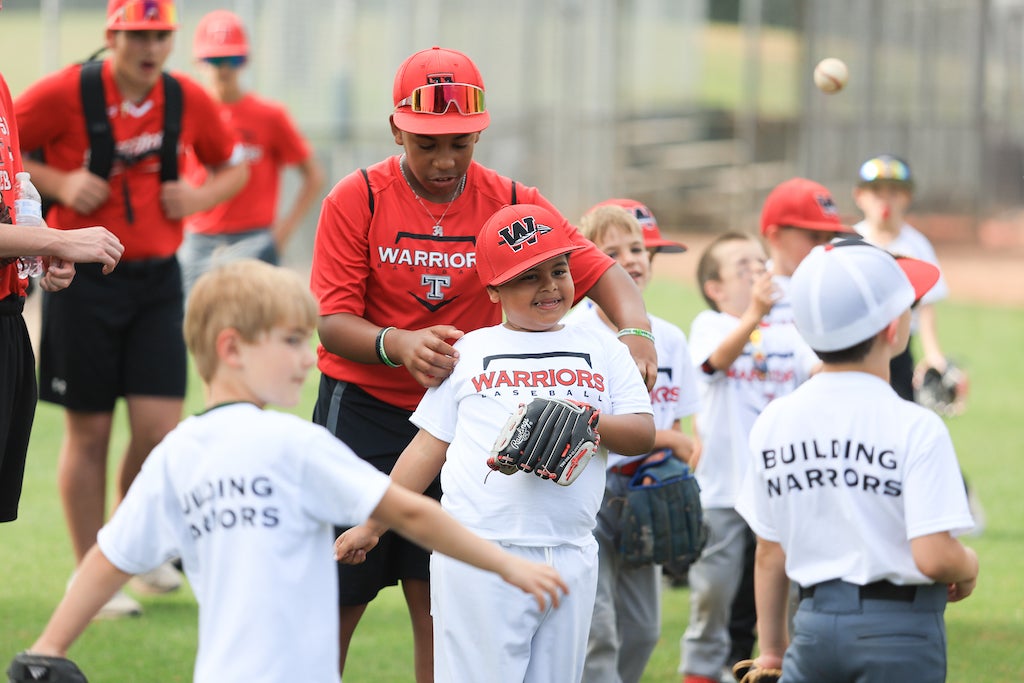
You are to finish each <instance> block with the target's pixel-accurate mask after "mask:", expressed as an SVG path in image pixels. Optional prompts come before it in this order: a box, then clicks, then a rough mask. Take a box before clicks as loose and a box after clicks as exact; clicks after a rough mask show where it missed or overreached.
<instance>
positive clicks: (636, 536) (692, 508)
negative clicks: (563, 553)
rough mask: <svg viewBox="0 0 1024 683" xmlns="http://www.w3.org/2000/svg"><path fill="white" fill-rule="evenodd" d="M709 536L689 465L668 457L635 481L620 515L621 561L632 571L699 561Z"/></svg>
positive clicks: (642, 470)
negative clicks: (648, 566) (645, 567)
mask: <svg viewBox="0 0 1024 683" xmlns="http://www.w3.org/2000/svg"><path fill="white" fill-rule="evenodd" d="M707 538H708V532H707V527H706V526H705V525H704V511H703V509H702V508H701V505H700V487H699V486H698V485H697V480H696V479H694V477H693V473H692V472H690V468H689V467H687V465H686V463H684V462H683V461H681V460H680V459H679V458H677V457H675V456H674V455H672V454H671V453H670V452H666V455H665V457H664V458H662V459H661V460H659V461H658V462H654V463H646V464H643V465H641V466H640V467H639V468H638V469H637V471H636V473H635V474H634V475H633V477H632V479H630V482H629V487H628V491H627V493H626V497H625V499H624V501H623V503H622V512H621V513H620V516H619V539H618V548H619V557H620V559H621V561H622V564H623V566H625V567H627V568H637V567H643V566H647V565H651V564H667V563H670V562H692V561H693V560H695V559H697V557H698V556H699V555H700V553H701V551H702V550H703V549H704V544H705V543H706V542H707Z"/></svg>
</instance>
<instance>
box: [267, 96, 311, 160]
mask: <svg viewBox="0 0 1024 683" xmlns="http://www.w3.org/2000/svg"><path fill="white" fill-rule="evenodd" d="M274 113H275V116H274V124H275V125H274V148H275V149H274V153H275V155H276V156H277V158H278V159H279V160H280V163H281V165H284V166H290V165H293V164H298V163H301V162H303V161H305V160H306V159H308V158H309V157H310V156H311V155H312V154H313V150H312V149H310V146H309V143H308V142H306V138H304V137H302V133H300V132H299V129H298V127H297V126H296V125H295V121H294V120H293V119H292V117H291V114H289V113H288V110H287V109H285V108H284V107H282V106H280V105H274Z"/></svg>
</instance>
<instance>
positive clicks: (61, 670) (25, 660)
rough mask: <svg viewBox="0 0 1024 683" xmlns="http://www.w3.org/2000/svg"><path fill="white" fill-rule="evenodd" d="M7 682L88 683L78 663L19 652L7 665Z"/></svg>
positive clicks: (62, 658) (61, 658) (60, 658)
mask: <svg viewBox="0 0 1024 683" xmlns="http://www.w3.org/2000/svg"><path fill="white" fill-rule="evenodd" d="M7 679H8V681H9V683H35V682H36V681H46V682H47V683H89V682H88V681H87V680H86V678H85V674H84V673H82V670H81V669H79V668H78V665H77V664H75V663H74V662H72V661H71V660H70V659H65V658H64V657H47V656H45V655H33V654H30V653H28V652H19V653H18V654H16V655H15V656H14V659H12V660H11V665H10V666H9V667H7Z"/></svg>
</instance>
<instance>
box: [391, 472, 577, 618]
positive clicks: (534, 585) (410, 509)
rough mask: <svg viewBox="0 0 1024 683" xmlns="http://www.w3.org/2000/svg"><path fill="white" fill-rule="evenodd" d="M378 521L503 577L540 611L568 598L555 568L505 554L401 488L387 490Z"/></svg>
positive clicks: (430, 501)
mask: <svg viewBox="0 0 1024 683" xmlns="http://www.w3.org/2000/svg"><path fill="white" fill-rule="evenodd" d="M402 457H403V458H404V457H405V455H404V454H403V456H402ZM373 518H374V519H375V520H379V521H380V522H383V523H384V524H387V525H388V527H390V528H392V529H394V530H395V531H396V532H398V533H400V534H401V535H403V536H405V537H406V538H408V539H409V540H411V541H413V542H415V543H417V544H419V545H421V546H423V547H424V548H426V549H428V550H436V551H437V552H439V553H443V554H445V555H448V556H449V557H453V558H455V559H456V560H461V561H462V562H466V563H467V564H471V565H473V566H474V567H477V568H479V569H484V570H486V571H491V572H494V573H496V574H498V575H499V576H501V578H502V579H504V580H505V581H507V582H508V583H510V584H512V585H513V586H517V587H518V588H521V589H522V590H523V591H525V592H526V593H529V594H531V595H533V596H534V597H535V598H536V599H537V605H538V606H539V607H540V609H541V610H543V609H545V607H546V601H547V600H550V601H551V604H552V606H554V607H558V602H559V589H561V592H562V593H568V592H569V587H568V586H567V585H566V584H565V582H564V581H563V580H562V577H561V576H559V574H558V572H557V571H556V570H555V568H554V567H551V566H548V565H546V564H540V563H538V562H530V561H528V560H525V559H523V558H521V557H518V556H516V555H512V554H510V553H507V552H505V551H504V550H502V549H501V548H500V547H499V546H498V545H497V544H495V543H491V542H490V541H486V540H484V539H482V538H480V537H479V536H477V535H476V534H474V533H473V532H471V531H470V530H469V529H467V528H466V527H464V526H462V525H461V524H459V523H458V522H457V521H456V520H455V518H454V517H452V516H451V515H449V514H448V513H447V512H445V511H444V510H442V509H441V506H440V505H439V504H438V503H437V501H435V500H433V499H432V498H428V497H426V496H424V495H422V494H419V493H413V492H412V491H409V490H408V489H405V488H403V487H402V486H399V485H395V484H392V485H391V486H390V487H389V488H388V490H387V492H386V493H385V494H384V497H383V498H382V499H381V501H380V503H379V504H378V505H377V507H376V509H375V510H374V511H373Z"/></svg>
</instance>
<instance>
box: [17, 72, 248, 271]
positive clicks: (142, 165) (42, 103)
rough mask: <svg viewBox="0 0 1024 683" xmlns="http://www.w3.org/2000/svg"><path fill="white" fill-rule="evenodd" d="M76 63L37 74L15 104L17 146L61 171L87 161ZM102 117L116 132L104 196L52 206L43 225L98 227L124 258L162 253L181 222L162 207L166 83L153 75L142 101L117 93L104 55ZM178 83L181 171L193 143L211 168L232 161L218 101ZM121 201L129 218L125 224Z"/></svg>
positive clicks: (180, 77)
mask: <svg viewBox="0 0 1024 683" xmlns="http://www.w3.org/2000/svg"><path fill="white" fill-rule="evenodd" d="M81 70H82V67H81V65H80V64H73V65H71V66H68V67H66V68H64V69H62V70H60V71H58V72H56V73H53V74H51V75H49V76H46V77H44V78H42V79H41V80H39V81H37V82H36V83H35V84H33V85H32V86H30V87H29V88H28V89H27V90H26V91H25V92H24V93H23V94H22V95H21V96H19V97H18V98H17V100H16V101H15V110H16V112H17V116H18V125H19V129H20V131H19V132H20V133H21V146H22V149H23V150H26V151H27V150H37V149H41V150H42V151H43V154H44V156H45V159H46V163H47V164H49V165H50V166H53V167H54V168H58V169H61V170H63V171H71V170H73V169H76V168H81V167H83V166H88V157H89V137H88V135H87V133H86V128H85V114H84V113H83V109H82V97H81V85H80V82H81V76H80V74H81ZM102 77H103V87H104V92H105V94H106V101H107V115H108V117H109V119H110V125H111V129H112V131H113V134H114V148H115V154H114V165H113V168H112V169H111V172H110V178H109V182H110V197H109V199H107V201H106V202H104V204H103V205H102V206H100V207H99V208H98V209H97V210H96V211H94V212H92V213H91V214H88V215H81V214H79V213H77V212H75V211H74V210H72V209H70V208H68V207H65V206H61V205H55V206H54V207H53V209H51V211H50V213H49V215H48V217H47V222H48V223H49V224H50V225H52V226H57V227H60V228H64V229H66V228H79V227H85V226H90V225H102V226H104V227H106V228H107V229H108V230H110V231H111V232H112V233H114V234H115V235H117V236H118V237H119V238H120V240H121V242H122V243H123V244H124V256H123V257H122V259H123V260H124V261H134V260H139V259H149V258H164V257H169V256H172V255H173V254H174V252H175V251H177V249H178V245H179V244H181V236H182V223H181V221H180V220H172V219H170V218H168V217H167V216H166V215H164V212H163V209H162V208H161V204H160V184H161V183H160V147H161V143H162V141H163V123H164V86H163V80H162V79H161V80H158V81H157V83H156V85H155V86H154V87H153V89H152V90H151V91H150V93H149V95H148V96H147V97H146V99H145V101H143V102H141V103H139V104H134V103H132V102H129V101H126V100H124V99H123V98H122V96H121V93H120V91H119V90H118V88H117V85H116V83H115V82H114V76H113V70H112V66H111V63H110V60H106V61H105V62H104V64H103V75H102ZM174 78H175V79H176V80H177V81H178V82H179V83H181V90H182V119H181V136H180V138H179V140H178V163H179V168H184V166H183V163H184V156H185V155H184V150H185V149H186V148H189V147H191V148H192V149H194V150H195V154H196V156H197V157H198V158H199V159H200V160H201V161H202V162H203V163H204V164H207V165H209V166H220V165H222V164H224V163H226V162H228V161H229V160H231V157H232V152H233V150H234V147H235V142H236V139H237V138H236V136H235V134H234V132H233V131H232V130H231V129H230V128H229V127H228V126H227V125H225V124H224V122H223V121H221V119H220V115H219V114H218V109H217V103H216V102H215V101H214V100H213V99H212V98H211V97H210V96H209V95H208V94H207V93H206V91H204V90H203V88H202V87H201V86H200V85H199V84H198V83H196V82H195V81H193V80H191V79H190V78H188V77H187V76H185V75H184V74H179V73H175V74H174ZM126 200H127V201H128V202H129V203H130V205H131V210H132V212H133V214H134V220H132V221H131V222H129V220H128V214H127V212H126Z"/></svg>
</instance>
